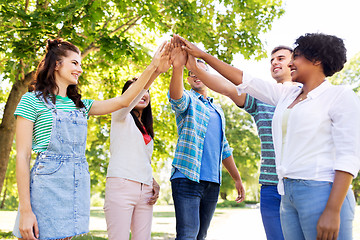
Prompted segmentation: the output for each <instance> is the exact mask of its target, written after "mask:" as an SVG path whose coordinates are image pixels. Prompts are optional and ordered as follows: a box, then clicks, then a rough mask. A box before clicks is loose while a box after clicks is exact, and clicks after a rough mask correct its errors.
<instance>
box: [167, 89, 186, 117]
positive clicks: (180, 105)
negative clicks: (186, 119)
mask: <svg viewBox="0 0 360 240" xmlns="http://www.w3.org/2000/svg"><path fill="white" fill-rule="evenodd" d="M168 98H169V101H170V103H171V108H172V109H173V110H174V111H175V112H177V113H183V112H185V111H186V109H187V108H188V107H189V104H190V96H189V94H188V92H186V91H185V90H184V91H183V95H182V97H181V98H179V99H172V98H171V97H170V93H169V92H168Z"/></svg>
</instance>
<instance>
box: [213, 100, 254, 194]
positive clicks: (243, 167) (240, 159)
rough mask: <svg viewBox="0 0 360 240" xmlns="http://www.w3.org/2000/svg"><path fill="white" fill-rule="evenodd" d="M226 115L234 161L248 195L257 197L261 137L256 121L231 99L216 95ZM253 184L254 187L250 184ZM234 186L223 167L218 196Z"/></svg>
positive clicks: (227, 192)
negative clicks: (258, 133)
mask: <svg viewBox="0 0 360 240" xmlns="http://www.w3.org/2000/svg"><path fill="white" fill-rule="evenodd" d="M218 98H219V100H217V102H220V103H221V107H222V109H223V111H224V114H225V118H226V138H227V140H228V142H229V144H230V147H232V148H233V156H234V160H235V164H236V166H237V168H238V169H239V172H240V175H241V179H242V181H243V184H244V187H245V190H246V195H247V199H249V198H251V199H252V200H256V199H257V190H258V177H259V174H258V168H259V163H260V161H259V159H260V140H259V137H258V135H257V130H256V125H254V122H253V120H252V118H251V116H250V115H249V114H247V113H246V112H245V111H243V110H241V109H240V108H239V107H237V106H236V105H235V104H234V103H233V102H232V101H231V100H230V99H228V98H226V97H224V96H219V97H218ZM254 187H255V188H256V190H255V191H254V190H253V189H252V188H254ZM234 190H235V187H234V181H233V180H232V178H231V176H230V174H228V173H227V171H226V169H224V168H223V170H222V184H221V188H220V197H221V198H222V199H223V200H226V199H227V196H228V195H229V194H231V193H233V192H234ZM251 195H252V196H251Z"/></svg>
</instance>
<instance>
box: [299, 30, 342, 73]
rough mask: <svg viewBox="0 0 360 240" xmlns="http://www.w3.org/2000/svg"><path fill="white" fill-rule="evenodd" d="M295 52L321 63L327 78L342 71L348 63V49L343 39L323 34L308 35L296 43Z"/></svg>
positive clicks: (301, 37)
mask: <svg viewBox="0 0 360 240" xmlns="http://www.w3.org/2000/svg"><path fill="white" fill-rule="evenodd" d="M295 45H296V47H295V49H294V52H295V53H296V54H299V55H302V56H304V57H305V58H306V59H308V60H309V61H312V62H315V61H320V62H321V65H322V67H323V72H324V74H325V76H326V77H329V76H332V75H333V74H334V73H336V72H338V71H340V70H341V69H342V68H343V67H344V64H345V62H346V48H345V45H344V42H343V40H342V39H341V38H338V37H336V36H333V35H326V34H323V33H307V34H305V35H303V36H300V37H299V38H298V39H296V41H295Z"/></svg>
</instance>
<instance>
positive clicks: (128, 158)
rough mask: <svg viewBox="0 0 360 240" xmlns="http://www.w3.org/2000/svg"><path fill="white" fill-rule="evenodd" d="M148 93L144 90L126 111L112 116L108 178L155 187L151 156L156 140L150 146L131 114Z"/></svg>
mask: <svg viewBox="0 0 360 240" xmlns="http://www.w3.org/2000/svg"><path fill="white" fill-rule="evenodd" d="M146 91H147V90H142V91H141V92H140V93H139V95H138V96H137V97H136V98H135V99H134V101H133V102H132V103H131V104H130V106H129V107H127V108H122V109H120V110H118V111H116V112H114V113H112V116H111V130H110V154H111V157H110V162H109V166H108V171H107V177H121V178H126V179H129V180H132V181H136V182H140V183H144V184H146V185H152V168H151V156H152V152H153V148H154V141H153V140H151V141H150V142H149V143H148V144H147V145H146V144H145V141H144V138H143V135H142V133H141V132H140V130H139V129H138V127H137V126H136V124H135V121H134V119H133V117H132V116H131V114H130V111H131V110H132V109H133V108H134V106H136V104H137V103H138V102H139V100H140V99H141V98H142V97H143V96H144V94H145V93H146Z"/></svg>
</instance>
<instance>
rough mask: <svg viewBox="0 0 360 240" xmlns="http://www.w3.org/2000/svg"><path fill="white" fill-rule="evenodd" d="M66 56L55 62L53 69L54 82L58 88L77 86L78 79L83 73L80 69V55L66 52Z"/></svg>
mask: <svg viewBox="0 0 360 240" xmlns="http://www.w3.org/2000/svg"><path fill="white" fill-rule="evenodd" d="M67 53H68V54H67V56H66V57H63V58H62V59H61V60H60V61H57V63H56V67H55V81H56V84H57V85H58V86H59V87H67V86H69V85H76V84H78V80H79V77H80V75H81V73H82V72H83V70H82V68H81V56H80V54H78V53H76V52H73V51H67Z"/></svg>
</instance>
